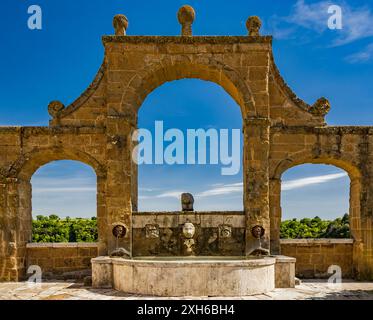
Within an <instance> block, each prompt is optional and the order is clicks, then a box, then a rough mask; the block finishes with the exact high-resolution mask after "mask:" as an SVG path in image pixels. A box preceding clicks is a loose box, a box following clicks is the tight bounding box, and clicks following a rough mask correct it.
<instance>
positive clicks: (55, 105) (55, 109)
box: [48, 101, 65, 118]
mask: <svg viewBox="0 0 373 320" xmlns="http://www.w3.org/2000/svg"><path fill="white" fill-rule="evenodd" d="M64 108H65V106H64V104H63V103H62V102H60V101H52V102H50V103H49V105H48V112H49V114H50V115H51V116H52V118H58V116H59V114H60V112H61V111H62V110H63V109H64Z"/></svg>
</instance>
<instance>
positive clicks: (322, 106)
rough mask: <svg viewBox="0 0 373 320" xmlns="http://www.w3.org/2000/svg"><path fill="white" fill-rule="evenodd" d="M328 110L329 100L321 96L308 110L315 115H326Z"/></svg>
mask: <svg viewBox="0 0 373 320" xmlns="http://www.w3.org/2000/svg"><path fill="white" fill-rule="evenodd" d="M329 111H330V102H329V100H328V99H326V98H324V97H322V98H320V99H318V100H317V101H316V102H315V103H314V104H313V105H312V106H311V107H310V108H309V112H310V113H312V114H313V115H315V116H322V117H324V116H326V115H327V114H328V113H329Z"/></svg>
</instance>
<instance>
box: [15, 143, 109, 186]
mask: <svg viewBox="0 0 373 320" xmlns="http://www.w3.org/2000/svg"><path fill="white" fill-rule="evenodd" d="M58 160H75V161H79V162H82V163H84V164H86V165H88V166H90V167H92V168H93V170H94V171H95V173H96V176H97V178H104V177H105V176H106V170H105V167H104V166H103V165H102V164H101V163H100V162H99V161H98V160H97V159H95V158H94V157H92V156H91V155H89V154H88V153H86V152H83V151H80V150H77V149H70V148H64V147H51V148H35V149H33V150H32V151H31V152H28V153H25V154H23V155H21V156H20V157H19V158H18V160H17V161H16V162H15V163H14V165H13V166H12V170H11V173H12V175H14V176H15V177H17V178H19V179H21V180H24V181H30V179H31V177H32V175H33V174H34V173H35V171H36V170H38V169H39V168H40V167H42V166H43V165H45V164H47V163H50V162H52V161H58Z"/></svg>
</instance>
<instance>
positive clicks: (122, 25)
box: [113, 14, 128, 36]
mask: <svg viewBox="0 0 373 320" xmlns="http://www.w3.org/2000/svg"><path fill="white" fill-rule="evenodd" d="M113 27H114V30H115V35H116V36H125V35H126V31H127V28H128V19H127V17H126V16H125V15H124V14H117V15H115V16H114V18H113Z"/></svg>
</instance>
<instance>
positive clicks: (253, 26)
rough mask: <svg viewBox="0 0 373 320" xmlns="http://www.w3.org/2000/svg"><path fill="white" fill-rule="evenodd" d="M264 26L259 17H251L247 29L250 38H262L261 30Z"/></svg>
mask: <svg viewBox="0 0 373 320" xmlns="http://www.w3.org/2000/svg"><path fill="white" fill-rule="evenodd" d="M261 26H262V21H261V20H260V18H259V17H258V16H252V17H249V18H248V19H247V21H246V28H247V31H248V35H249V36H253V37H257V36H260V34H259V30H260V28H261Z"/></svg>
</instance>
